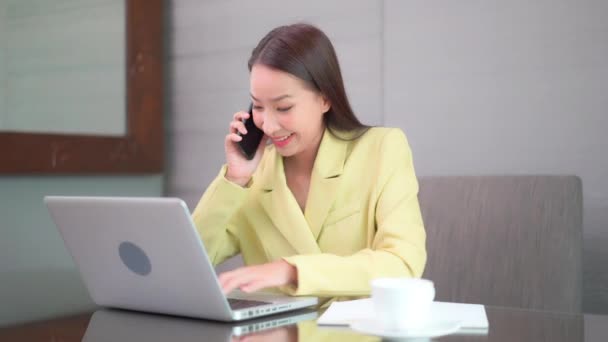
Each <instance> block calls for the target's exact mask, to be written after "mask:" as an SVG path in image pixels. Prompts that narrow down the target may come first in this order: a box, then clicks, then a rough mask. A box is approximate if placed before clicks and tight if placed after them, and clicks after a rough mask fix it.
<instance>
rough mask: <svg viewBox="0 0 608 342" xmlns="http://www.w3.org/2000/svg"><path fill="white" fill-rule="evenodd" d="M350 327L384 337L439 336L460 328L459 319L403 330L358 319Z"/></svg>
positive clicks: (373, 321)
mask: <svg viewBox="0 0 608 342" xmlns="http://www.w3.org/2000/svg"><path fill="white" fill-rule="evenodd" d="M350 328H351V329H353V330H354V331H357V332H360V333H364V334H368V335H375V336H380V337H384V338H399V339H403V338H423V337H439V336H443V335H448V334H451V333H453V332H456V331H457V330H458V329H460V322H459V321H436V322H430V323H429V324H427V325H425V326H423V327H420V328H411V329H407V330H406V329H404V330H386V329H384V328H382V325H381V323H380V322H378V321H375V320H359V321H353V322H351V324H350Z"/></svg>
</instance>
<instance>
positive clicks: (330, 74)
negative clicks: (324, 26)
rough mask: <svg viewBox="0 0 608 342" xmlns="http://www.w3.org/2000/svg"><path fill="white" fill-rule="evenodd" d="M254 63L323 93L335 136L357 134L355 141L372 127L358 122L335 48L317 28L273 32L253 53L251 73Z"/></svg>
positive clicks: (326, 117)
mask: <svg viewBox="0 0 608 342" xmlns="http://www.w3.org/2000/svg"><path fill="white" fill-rule="evenodd" d="M255 64H263V65H266V66H268V67H271V68H274V69H277V70H281V71H284V72H287V73H289V74H291V75H294V76H296V77H297V78H299V79H301V80H303V81H304V82H305V83H306V84H307V85H308V86H309V87H310V88H311V89H313V90H316V91H318V92H320V93H321V94H323V95H324V96H325V97H326V98H327V99H328V100H329V101H330V103H331V108H330V109H329V111H328V112H327V113H325V115H324V116H323V120H324V121H325V126H326V127H327V128H328V129H329V131H330V133H331V134H333V135H334V136H336V137H338V138H343V137H342V136H341V134H338V132H342V133H356V134H355V136H354V137H352V136H351V138H353V139H356V138H358V137H359V136H361V135H362V134H363V133H365V131H367V129H368V128H369V126H367V125H364V124H362V123H361V122H360V121H359V119H357V117H356V116H355V113H354V112H353V110H352V108H351V106H350V103H349V102H348V97H347V96H346V91H345V90H344V81H343V80H342V73H341V72H340V64H339V63H338V57H337V56H336V52H335V51H334V47H333V45H332V44H331V42H330V41H329V38H327V36H326V35H325V33H323V31H321V30H320V29H318V28H316V27H315V26H312V25H309V24H293V25H287V26H279V27H277V28H275V29H273V30H272V31H270V32H269V33H268V34H266V36H265V37H264V38H262V40H260V42H259V43H258V45H257V46H256V47H255V49H253V51H252V52H251V57H250V58H249V62H248V67H249V72H251V68H252V67H253V65H255ZM349 135H350V134H349ZM348 140H350V139H348Z"/></svg>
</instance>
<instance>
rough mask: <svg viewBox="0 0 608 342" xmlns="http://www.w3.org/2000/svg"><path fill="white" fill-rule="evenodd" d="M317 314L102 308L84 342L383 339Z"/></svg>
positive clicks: (95, 314) (89, 328) (93, 319)
mask: <svg viewBox="0 0 608 342" xmlns="http://www.w3.org/2000/svg"><path fill="white" fill-rule="evenodd" d="M317 316H318V313H317V312H316V311H312V310H303V311H296V312H292V313H285V314H281V315H273V316H268V317H264V318H259V319H255V320H249V321H243V322H234V323H223V322H215V321H207V320H199V319H188V318H181V317H173V316H165V315H157V314H147V313H141V312H134V311H124V310H114V309H103V310H98V311H96V312H95V313H94V314H93V315H92V316H91V320H90V321H89V325H88V326H87V329H86V332H85V334H84V337H83V339H82V341H84V342H100V341H168V340H170V341H175V342H182V341H183V342H186V341H201V340H205V341H270V342H272V341H277V342H278V341H281V342H283V341H289V342H295V341H380V339H379V338H376V337H371V336H363V335H359V334H356V333H354V332H352V331H349V330H348V329H345V328H344V329H341V328H325V327H319V326H317V324H316V321H315V320H316V318H317Z"/></svg>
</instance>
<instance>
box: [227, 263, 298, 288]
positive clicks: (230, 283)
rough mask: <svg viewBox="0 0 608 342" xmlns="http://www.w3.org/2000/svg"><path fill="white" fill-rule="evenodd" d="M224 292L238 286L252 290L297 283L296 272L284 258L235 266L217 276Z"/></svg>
mask: <svg viewBox="0 0 608 342" xmlns="http://www.w3.org/2000/svg"><path fill="white" fill-rule="evenodd" d="M219 280H220V285H221V286H222V290H223V291H224V293H225V294H228V293H229V292H230V291H232V290H234V289H236V288H239V289H241V290H242V291H243V292H254V291H257V290H260V289H263V288H267V287H276V286H283V285H297V283H298V272H297V269H296V267H295V266H292V265H290V264H289V263H287V262H286V261H284V260H282V259H281V260H277V261H275V262H271V263H267V264H262V265H256V266H247V267H241V268H237V269H236V270H233V271H229V272H224V273H222V274H220V276H219Z"/></svg>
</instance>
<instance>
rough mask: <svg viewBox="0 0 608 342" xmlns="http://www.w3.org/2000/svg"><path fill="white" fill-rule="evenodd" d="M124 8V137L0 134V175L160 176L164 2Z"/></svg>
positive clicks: (141, 1)
mask: <svg viewBox="0 0 608 342" xmlns="http://www.w3.org/2000/svg"><path fill="white" fill-rule="evenodd" d="M125 3H126V31H127V39H126V42H127V44H126V51H127V65H126V67H125V70H126V82H127V86H126V92H127V94H126V96H127V108H126V113H127V133H126V135H125V136H122V137H113V136H95V135H66V134H37V133H17V132H0V160H1V162H0V174H122V173H128V174H132V173H160V172H162V170H163V159H164V158H163V154H164V147H163V115H162V113H163V91H162V89H163V70H162V65H163V49H162V47H163V44H162V40H163V38H162V37H163V31H162V26H163V25H162V22H163V1H162V0H125Z"/></svg>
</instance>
